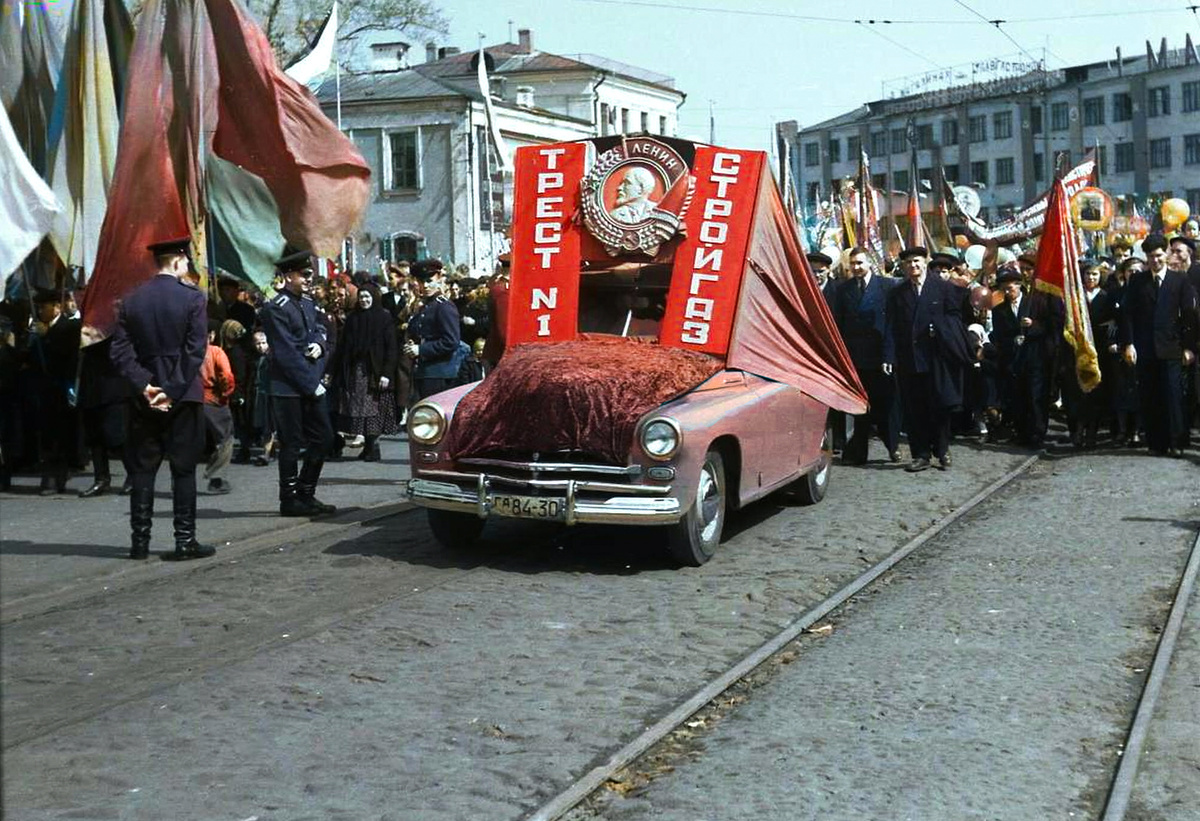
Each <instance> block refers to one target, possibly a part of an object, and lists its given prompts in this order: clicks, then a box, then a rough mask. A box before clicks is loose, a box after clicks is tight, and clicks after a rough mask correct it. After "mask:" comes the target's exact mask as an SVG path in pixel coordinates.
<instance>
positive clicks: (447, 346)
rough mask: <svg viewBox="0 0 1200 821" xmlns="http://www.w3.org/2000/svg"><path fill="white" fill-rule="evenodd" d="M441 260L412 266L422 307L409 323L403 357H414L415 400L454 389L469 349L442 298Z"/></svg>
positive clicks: (455, 316)
mask: <svg viewBox="0 0 1200 821" xmlns="http://www.w3.org/2000/svg"><path fill="white" fill-rule="evenodd" d="M444 267H445V266H444V265H443V264H442V262H441V260H437V259H426V260H421V261H420V262H418V263H416V264H415V265H413V266H412V275H413V276H414V277H416V278H417V279H419V280H420V281H421V285H422V289H423V294H424V298H425V304H424V305H423V306H422V307H421V310H420V311H419V312H418V313H417V315H416V316H414V317H413V318H412V319H411V320H409V323H408V341H407V342H405V343H404V353H405V354H407V355H408V356H411V357H415V358H416V360H417V366H416V369H415V370H414V371H413V379H414V380H415V383H416V390H417V398H418V399H424V398H425V397H426V396H432V395H433V394H435V393H438V392H440V391H444V390H446V389H447V388H451V387H453V386H454V385H455V383H456V381H457V378H458V368H459V366H460V365H461V364H462V362H463V360H464V359H465V357H466V355H467V354H469V353H470V349H469V348H465V346H464V349H463V350H460V349H459V346H460V344H461V342H462V338H461V330H460V328H461V325H460V320H459V316H458V308H456V307H454V303H453V302H451V301H450V300H449V299H447V298H446V296H445V295H444V294H443V291H444V290H445V287H446V278H445V275H444V272H443V269H444Z"/></svg>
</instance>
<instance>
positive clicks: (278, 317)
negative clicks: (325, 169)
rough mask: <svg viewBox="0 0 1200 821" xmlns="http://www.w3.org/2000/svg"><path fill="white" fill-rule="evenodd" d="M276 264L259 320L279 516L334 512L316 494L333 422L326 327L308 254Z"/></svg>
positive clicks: (288, 257)
mask: <svg viewBox="0 0 1200 821" xmlns="http://www.w3.org/2000/svg"><path fill="white" fill-rule="evenodd" d="M275 264H276V267H277V268H278V270H279V274H280V275H281V276H282V277H283V290H281V291H280V292H279V293H278V294H277V295H276V296H275V297H274V298H273V299H271V300H269V301H268V302H266V303H265V304H264V305H263V307H262V310H261V311H260V312H259V319H260V321H261V323H262V327H263V331H265V332H266V335H267V342H268V344H269V345H270V348H269V352H268V353H267V377H268V384H269V392H270V396H271V410H272V413H273V415H274V423H275V431H276V433H277V434H278V437H279V514H280V515H281V516H320V515H323V514H328V513H336V512H337V508H336V507H334V506H333V505H328V504H325V503H324V502H322V501H320V500H319V499H317V497H316V490H317V482H319V481H320V479H321V469H322V468H323V467H324V466H325V457H326V456H327V455H328V454H329V452H330V450H331V448H332V447H333V425H332V424H331V423H330V421H329V408H328V405H327V404H326V402H325V398H324V397H325V392H326V388H325V384H324V382H323V381H322V380H323V378H324V376H325V365H326V363H327V362H328V359H329V353H330V347H331V346H330V344H329V340H328V330H327V326H326V324H325V320H324V318H323V316H322V315H321V313H320V311H319V310H318V308H317V304H316V302H314V301H313V298H312V297H311V296H309V294H308V287H309V283H310V281H311V279H312V276H313V263H312V255H311V254H310V253H309V252H308V251H299V252H295V253H291V254H288V255H286V256H284V257H283V258H282V259H280V260H279V261H278V262H276V263H275ZM301 459H303V465H301Z"/></svg>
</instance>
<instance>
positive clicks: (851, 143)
mask: <svg viewBox="0 0 1200 821" xmlns="http://www.w3.org/2000/svg"><path fill="white" fill-rule="evenodd" d="M861 155H862V138H861V137H859V136H858V135H857V134H856V135H855V136H853V137H847V138H846V159H848V160H851V161H852V162H858V158H859V157H860V156H861Z"/></svg>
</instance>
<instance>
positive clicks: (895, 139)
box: [891, 128, 908, 154]
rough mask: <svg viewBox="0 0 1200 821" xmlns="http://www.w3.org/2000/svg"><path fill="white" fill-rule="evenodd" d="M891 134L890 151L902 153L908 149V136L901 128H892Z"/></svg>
mask: <svg viewBox="0 0 1200 821" xmlns="http://www.w3.org/2000/svg"><path fill="white" fill-rule="evenodd" d="M891 134H892V153H893V154H903V153H904V152H905V151H907V150H908V137H907V135H906V134H905V133H904V129H903V128H893V129H892V131H891Z"/></svg>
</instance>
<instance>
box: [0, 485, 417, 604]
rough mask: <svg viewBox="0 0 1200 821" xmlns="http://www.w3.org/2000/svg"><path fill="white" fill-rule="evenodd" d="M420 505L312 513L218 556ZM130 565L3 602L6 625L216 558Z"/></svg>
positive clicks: (238, 556) (232, 556)
mask: <svg viewBox="0 0 1200 821" xmlns="http://www.w3.org/2000/svg"><path fill="white" fill-rule="evenodd" d="M415 509H417V505H415V504H414V503H412V502H410V501H407V500H404V501H399V502H379V503H377V504H374V505H370V506H368V507H362V508H353V509H348V510H346V511H345V512H343V513H339V514H337V515H335V516H331V517H330V518H328V519H310V520H307V521H303V522H298V523H297V524H294V525H291V526H289V527H283V528H280V529H277V530H270V531H267V532H266V533H261V534H259V535H257V536H251V537H250V538H247V539H242V540H239V541H238V542H237V543H236V544H233V543H230V542H226V543H224V544H218V545H217V547H218V553H217V556H216V557H214V558H215V560H216V562H223V561H240V560H242V559H245V558H248V557H250V556H253V555H256V554H258V553H265V552H267V551H270V550H273V549H275V548H277V547H280V546H281V545H284V544H288V543H289V542H295V541H301V540H309V539H314V538H321V537H324V536H329V535H333V534H336V533H339V532H341V531H344V530H349V529H350V528H352V527H358V526H360V525H364V524H369V523H371V522H375V521H378V520H379V519H386V518H388V517H389V516H397V515H399V514H401V513H407V512H409V511H411V510H415ZM118 561H120V562H121V563H122V564H123V565H124V566H123V567H122V568H121V569H119V570H115V571H113V572H112V573H107V574H105V575H103V576H97V577H92V578H86V579H80V580H76V581H74V582H72V583H69V584H67V585H66V586H64V587H60V588H58V589H57V590H50V591H46V592H42V593H33V594H30V595H28V596H23V597H21V598H18V599H14V600H12V601H5V602H3V603H0V625H9V624H13V623H15V622H18V621H22V620H24V619H27V618H31V617H33V616H38V615H41V614H43V613H47V612H50V611H52V610H58V609H62V608H64V607H68V606H77V605H80V604H84V603H87V602H90V601H94V600H96V599H101V598H104V597H105V596H109V595H111V594H114V593H117V592H121V591H124V590H128V589H129V588H131V587H136V586H137V585H139V584H144V583H146V582H148V581H153V580H156V579H164V578H168V577H170V576H178V575H183V574H187V573H194V572H196V571H199V570H203V569H205V568H209V567H212V566H213V564H214V561H213V560H207V561H206V560H197V561H190V562H170V561H156V560H155V559H153V558H152V559H151V560H150V561H146V562H133V561H129V560H127V559H122V560H118Z"/></svg>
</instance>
